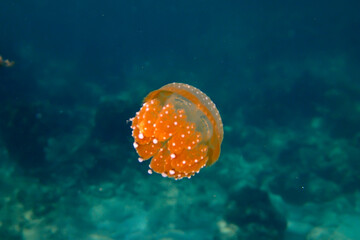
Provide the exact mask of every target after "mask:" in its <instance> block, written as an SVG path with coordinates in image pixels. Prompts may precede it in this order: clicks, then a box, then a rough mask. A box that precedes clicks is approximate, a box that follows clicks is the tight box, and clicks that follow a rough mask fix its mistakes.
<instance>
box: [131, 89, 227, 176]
mask: <svg viewBox="0 0 360 240" xmlns="http://www.w3.org/2000/svg"><path fill="white" fill-rule="evenodd" d="M130 120H131V121H132V125H131V128H132V136H133V138H134V148H135V149H136V151H137V153H138V155H139V161H140V162H142V161H145V160H148V159H150V158H152V159H151V162H150V165H149V167H150V169H149V171H148V172H149V173H150V174H151V173H152V172H153V171H155V172H157V173H160V174H161V175H162V176H163V177H170V178H175V179H181V178H183V177H188V178H190V177H191V176H193V175H194V174H195V173H198V172H199V171H200V169H201V168H203V167H204V166H210V165H212V164H213V163H215V162H216V161H217V160H218V158H219V155H220V146H221V142H222V140H223V136H224V130H223V124H222V120H221V117H220V114H219V111H218V110H217V108H216V106H215V104H214V103H213V102H212V101H211V99H210V98H209V97H208V96H206V94H205V93H203V92H202V91H200V90H199V89H197V88H195V87H193V86H190V85H188V84H184V83H170V84H167V85H165V86H163V87H161V88H160V89H158V90H155V91H153V92H151V93H149V94H148V95H147V96H146V97H145V99H144V104H143V106H142V107H141V109H140V111H139V112H137V113H136V116H135V117H134V118H132V119H130Z"/></svg>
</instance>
